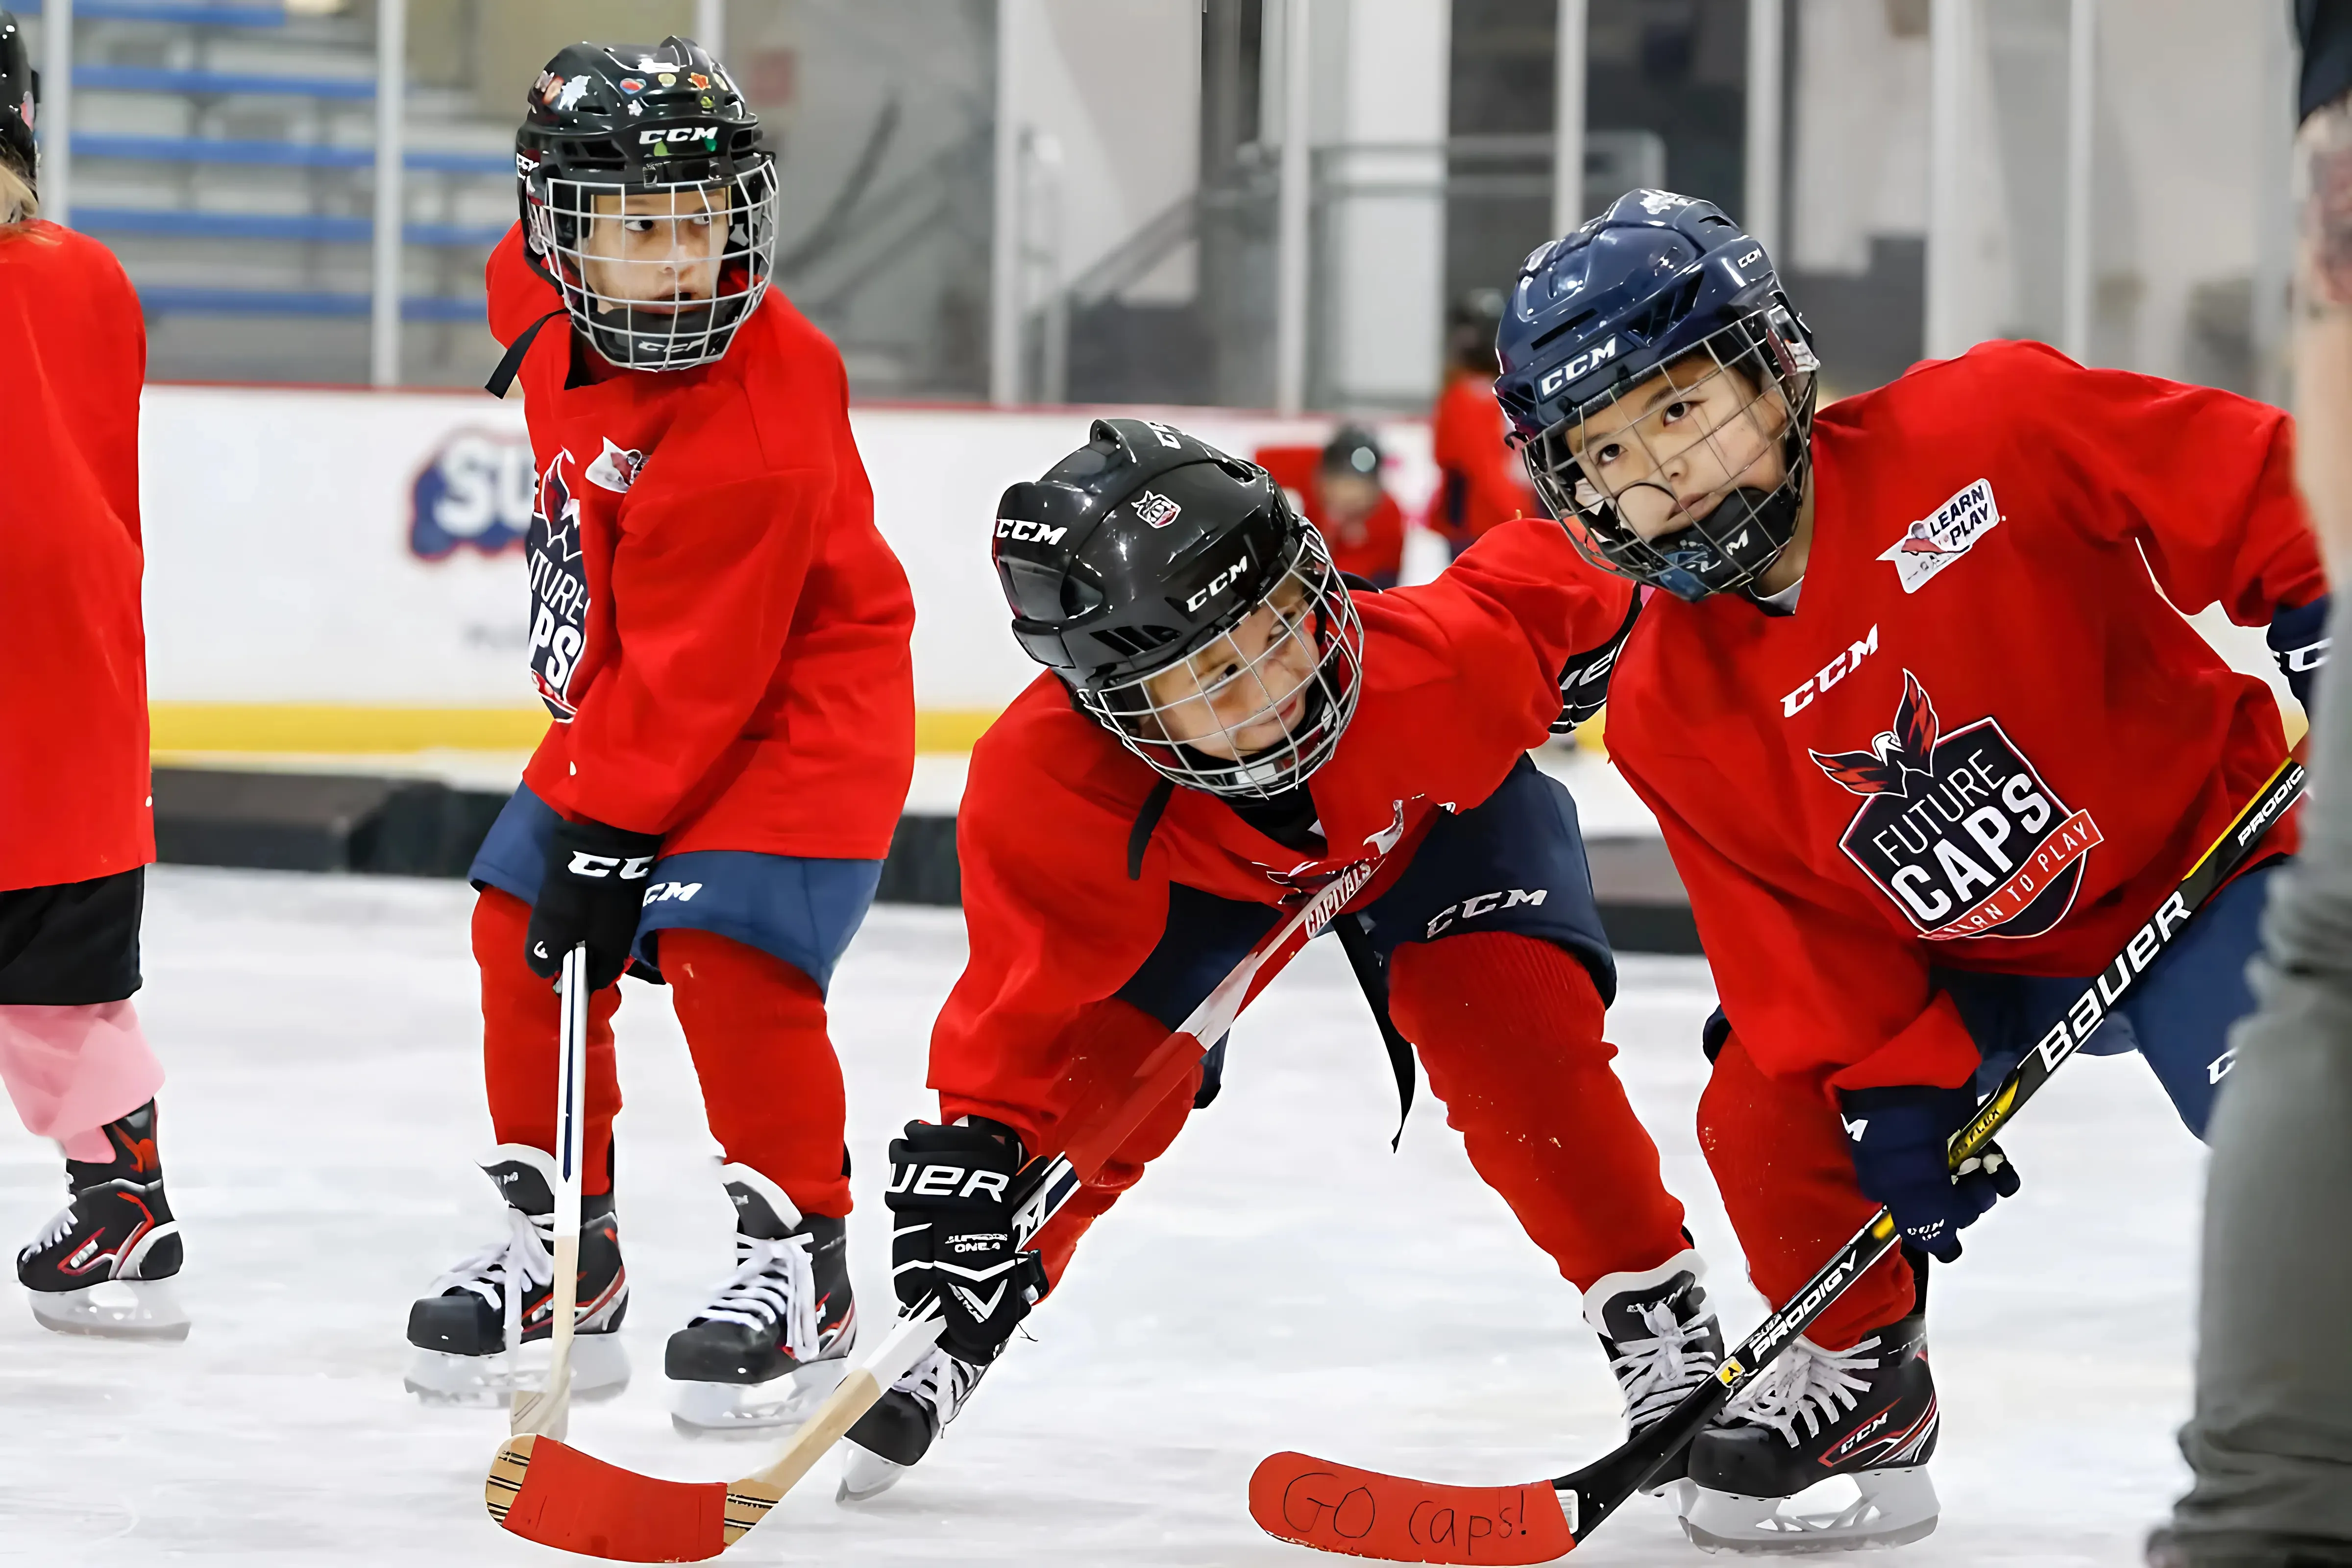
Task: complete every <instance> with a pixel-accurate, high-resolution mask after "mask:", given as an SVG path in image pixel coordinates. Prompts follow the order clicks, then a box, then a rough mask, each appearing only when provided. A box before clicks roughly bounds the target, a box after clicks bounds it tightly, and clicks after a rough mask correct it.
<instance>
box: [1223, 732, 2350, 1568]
mask: <svg viewBox="0 0 2352 1568" xmlns="http://www.w3.org/2000/svg"><path fill="white" fill-rule="evenodd" d="M2303 785H2304V768H2303V764H2302V763H2299V762H2296V761H2294V760H2293V759H2289V760H2288V762H2287V763H2285V764H2284V766H2282V767H2281V768H2280V769H2279V770H2278V772H2276V773H2273V774H2272V775H2271V777H2270V780H2269V782H2268V783H2266V784H2263V787H2262V789H2261V790H2260V791H2259V792H2257V793H2256V795H2254V798H2253V800H2252V802H2251V803H2250V804H2249V805H2247V806H2246V808H2245V809H2244V810H2243V811H2242V812H2240V813H2239V814H2238V816H2237V818H2236V820H2234V821H2232V822H2231V824H2230V826H2228V827H2227V828H2226V829H2224V830H2223V831H2222V833H2221V837H2219V838H2217V839H2215V840H2214V842H2213V845H2212V847H2210V848H2209V849H2207V850H2206V851H2205V853H2204V854H2203V855H2202V856H2201V857H2200V858H2199V859H2198V861H2197V864H2196V865H2195V866H2194V867H2193V868H2190V870H2189V875H2188V876H2186V877H2184V878H2182V879H2181V881H2180V885H2179V887H2178V888H2176V889H2174V890H2173V892H2172V894H2171V896H2170V897H2168V898H2167V899H2166V900H2164V902H2163V903H2162V904H2161V905H2160V906H2158V909H2157V911H2156V912H2155V913H2154V914H2153V915H2151V916H2149V917H2148V920H2147V924H2145V925H2143V926H2141V927H2140V928H2139V930H2137V931H2134V932H2133V933H2132V938H2131V940H2130V941H2129V942H2126V943H2125V944H2124V950H2123V951H2122V952H2119V953H2117V954H2116V957H2115V961H2114V962H2113V963H2110V964H2109V965H2108V966H2107V968H2106V969H2105V971H2103V972H2102V973H2100V975H2099V977H2098V978H2097V979H2096V980H2095V981H2093V982H2092V983H2091V984H2090V985H2089V986H2088V987H2087V988H2085V989H2084V992H2083V994H2082V995H2080V996H2079V997H2077V998H2076V999H2075V1001H2074V1005H2073V1006H2071V1007H2069V1008H2068V1009H2067V1010H2066V1013H2065V1016H2063V1017H2062V1018H2060V1019H2059V1020H2058V1021H2057V1022H2056V1023H2055V1024H2053V1025H2052V1026H2050V1029H2049V1032H2048V1033H2046V1034H2044V1035H2043V1036H2042V1038H2041V1040H2040V1041H2039V1042H2037V1043H2036V1044H2035V1046H2034V1047H2033V1048H2032V1050H2030V1051H2028V1052H2027V1053H2026V1055H2025V1058H2024V1059H2023V1060H2021V1061H2020V1062H2019V1063H2018V1064H2017V1066H2016V1067H2015V1068H2011V1070H2010V1072H2009V1074H2008V1076H2007V1077H2006V1078H2004V1079H2001V1083H2000V1088H1999V1089H1996V1090H1994V1091H1993V1095H1992V1098H1991V1099H1990V1100H1986V1101H1985V1103H1984V1104H1983V1106H1982V1107H1980V1108H1979V1110H1978V1112H1977V1116H1976V1119H1975V1120H1974V1121H1970V1122H1969V1124H1968V1125H1967V1126H1966V1127H1963V1128H1961V1129H1960V1130H1959V1131H1957V1132H1955V1133H1953V1134H1952V1140H1951V1146H1950V1158H1951V1163H1952V1166H1953V1167H1954V1168H1955V1169H1958V1167H1959V1165H1960V1164H1961V1163H1963V1162H1965V1161H1967V1160H1969V1159H1971V1158H1973V1157H1974V1156H1976V1155H1977V1154H1978V1153H1979V1152H1982V1150H1983V1149H1984V1146H1985V1145H1986V1144H1987V1143H1989V1142H1991V1141H1992V1139H1993V1135H1994V1134H1995V1133H1997V1132H1999V1131H2000V1130H2001V1129H2002V1128H2003V1127H2005V1126H2007V1125H2008V1124H2009V1121H2010V1119H2011V1118H2012V1117H2013V1116H2015V1115H2016V1114H2017V1112H2018V1110H2019V1108H2020V1107H2021V1106H2022V1105H2024V1103H2025V1102H2026V1101H2027V1100H2031V1099H2032V1098H2033V1097H2034V1095H2036V1094H2037V1093H2039V1092H2040V1091H2041V1089H2042V1085H2043V1084H2045V1083H2047V1082H2049V1081H2050V1076H2051V1074H2053V1073H2054V1072H2056V1071H2057V1070H2058V1068H2060V1067H2061V1066H2062V1065H2063V1064H2064V1062H2065V1060H2066V1058H2069V1057H2071V1056H2073V1055H2074V1053H2075V1051H2076V1050H2078V1049H2080V1048H2081V1047H2082V1045H2083V1042H2084V1040H2085V1039H2087V1038H2089V1037H2090V1035H2091V1032H2092V1031H2093V1030H2094V1029H2095V1028H2097V1027H2098V1026H2099V1024H2100V1022H2101V1021H2102V1020H2103V1019H2105V1017H2106V1016H2107V1015H2108V1014H2109V1013H2111V1012H2113V1011H2114V1010H2115V1008H2116V1005H2117V1004H2118V1003H2120V1002H2121V1001H2122V1000H2123V998H2124V996H2125V994H2126V993H2127V992H2129V991H2130V990H2131V988H2132V987H2133V985H2135V984H2137V982H2138V980H2139V977H2140V975H2141V974H2143V973H2146V972H2147V968H2148V966H2149V965H2150V964H2152V963H2155V962H2156V961H2157V960H2158V958H2159V957H2161V956H2162V954H2163V953H2164V952H2165V950H2166V949H2167V948H2168V947H2169V946H2170V945H2171V943H2172V942H2173V940H2174V939H2175V938H2176V937H2177V936H2178V935H2179V932H2180V930H2181V928H2182V927H2183V926H2186V925H2187V924H2188V923H2189V921H2190V919H2191V918H2193V917H2194V916H2195V915H2196V913H2197V911H2198V910H2200V909H2201V908H2203V907H2204V905H2205V903H2206V901H2207V900H2210V898H2211V897H2212V896H2213V894H2214V892H2215V891H2216V890H2217V889H2220V888H2221V884H2222V883H2223V882H2225V881H2227V880H2228V879H2229V878H2230V875H2231V873H2232V872H2233V871H2235V870H2237V869H2238V868H2239V867H2240V866H2242V865H2243V864H2244V863H2245V860H2246V858H2247V856H2248V855H2249V854H2250V853H2251V851H2252V848H2253V847H2254V845H2255V844H2257V843H2258V842H2260V840H2261V839H2262V837H2263V834H2264V833H2265V832H2266V831H2267V830H2268V829H2269V828H2270V826H2271V825H2272V824H2273V823H2274V822H2276V821H2277V820H2278V818H2279V817H2280V816H2282V815H2283V814H2284V812H2285V811H2286V809H2287V807H2288V806H2290V805H2294V800H2295V797H2296V796H2297V795H2300V794H2302V793H2303ZM1896 1239H1897V1238H1896V1234H1895V1221H1894V1219H1893V1217H1892V1216H1890V1215H1888V1214H1887V1212H1886V1210H1885V1209H1884V1208H1882V1209H1880V1210H1879V1211H1878V1213H1877V1214H1876V1215H1873V1216H1872V1218H1871V1220H1870V1222H1869V1223H1868V1224H1866V1225H1864V1226H1863V1227H1862V1229H1860V1230H1859V1231H1856V1232H1855V1233H1854V1236H1853V1239H1852V1240H1851V1241H1848V1242H1847V1243H1846V1244H1845V1245H1844V1247H1841V1248H1840V1249H1839V1250H1838V1253H1837V1255H1836V1256H1835V1257H1834V1258H1831V1259H1830V1261H1829V1262H1828V1263H1827V1264H1825V1265H1824V1266H1823V1267H1822V1269H1821V1271H1820V1272H1819V1273H1817V1274H1815V1275H1814V1276H1813V1277H1812V1279H1811V1280H1810V1281H1808V1282H1807V1283H1806V1285H1805V1288H1804V1289H1801V1290H1800V1291H1798V1292H1797V1293H1796V1295H1795V1296H1793V1297H1791V1298H1790V1303H1789V1305H1788V1306H1787V1307H1785V1308H1783V1309H1782V1310H1780V1311H1777V1312H1775V1313H1773V1314H1772V1315H1771V1316H1769V1317H1768V1318H1766V1319H1765V1320H1764V1322H1763V1325H1762V1326H1761V1327H1760V1328H1759V1329H1758V1330H1757V1331H1755V1332H1754V1333H1752V1334H1750V1335H1748V1338H1747V1339H1746V1340H1745V1341H1743V1342H1741V1343H1740V1344H1739V1346H1738V1348H1737V1349H1735V1350H1734V1351H1733V1352H1731V1353H1730V1354H1729V1355H1728V1356H1727V1357H1725V1358H1724V1361H1723V1364H1722V1365H1721V1366H1719V1367H1717V1369H1716V1373H1715V1376H1714V1377H1713V1378H1712V1379H1710V1380H1709V1381H1708V1382H1706V1383H1704V1384H1700V1385H1699V1386H1698V1387H1697V1388H1695V1389H1693V1390H1692V1391H1691V1392H1690V1393H1689V1394H1685V1395H1684V1396H1683V1400H1682V1403H1681V1404H1679V1405H1675V1408H1674V1409H1673V1410H1671V1411H1669V1412H1668V1413H1667V1414H1666V1415H1664V1416H1663V1417H1661V1418H1660V1419H1659V1420H1658V1421H1657V1422H1656V1423H1655V1424H1654V1425H1653V1426H1648V1427H1645V1428H1644V1429H1643V1431H1642V1433H1641V1434H1640V1435H1639V1436H1635V1437H1633V1438H1631V1439H1629V1440H1628V1441H1626V1442H1625V1443H1623V1444H1621V1445H1620V1446H1619V1447H1617V1448H1615V1449H1614V1450H1612V1452H1610V1453H1609V1454H1607V1455H1605V1456H1603V1457H1602V1458H1600V1459H1598V1460H1596V1461H1595V1462H1593V1463H1592V1464H1590V1465H1587V1466H1585V1467H1584V1468H1582V1469H1580V1470H1571V1471H1570V1472H1569V1473H1568V1474H1567V1475H1564V1476H1556V1477H1554V1478H1552V1479H1549V1480H1541V1481H1529V1482H1527V1483H1526V1484H1524V1485H1521V1486H1510V1487H1457V1486H1446V1485H1443V1484H1441V1483H1438V1482H1433V1481H1419V1480H1412V1479H1407V1478H1405V1477H1402V1476H1390V1475H1383V1474H1381V1473H1380V1472H1378V1471H1374V1470H1360V1469H1357V1468H1354V1467H1352V1466H1349V1465H1336V1464H1332V1463H1329V1462H1328V1461H1326V1460H1322V1459H1317V1458H1310V1457H1309V1456H1307V1455H1305V1454H1297V1453H1283V1454H1276V1455H1274V1456H1272V1457H1271V1458H1267V1459H1265V1461H1263V1462H1262V1463H1260V1464H1259V1466H1258V1468H1257V1470H1256V1472H1255V1474H1253V1475H1252V1476H1251V1477H1250V1489H1249V1505H1250V1517H1251V1518H1253V1519H1255V1520H1256V1521H1257V1522H1258V1525H1259V1527H1260V1528H1262V1529H1263V1530H1265V1531H1266V1533H1268V1534H1269V1535H1274V1536H1276V1537H1279V1538H1280V1539H1282V1540H1284V1541H1292V1542H1297V1543H1298V1544H1299V1545H1301V1546H1312V1547H1315V1548H1317V1549H1318V1550H1319V1551H1324V1552H1346V1553H1349V1554H1350V1555H1353V1556H1358V1557H1381V1558H1386V1559H1387V1560H1389V1561H1390V1562H1392V1563H1549V1562H1550V1561H1551V1560H1552V1559H1554V1558H1556V1557H1559V1556H1562V1555H1564V1554H1566V1553H1567V1552H1570V1551H1571V1550H1573V1549H1574V1548H1575V1547H1576V1546H1577V1545H1578V1544H1579V1543H1580V1542H1582V1541H1583V1540H1584V1539H1585V1537H1587V1536H1589V1535H1591V1533H1592V1532H1593V1531H1595V1530H1597V1529H1599V1528H1600V1527H1601V1522H1602V1521H1605V1520H1606V1519H1608V1517H1609V1516H1610V1515H1611V1514H1612V1513H1614V1512H1615V1511H1616V1510H1617V1509H1618V1507H1619V1505H1620V1504H1622V1503H1623V1502H1624V1501H1625V1500H1626V1499H1627V1498H1629V1497H1631V1496H1633V1493H1634V1492H1635V1491H1636V1490H1638V1489H1640V1487H1641V1485H1642V1483H1643V1481H1645V1480H1647V1479H1649V1477H1650V1474H1651V1472H1653V1471H1654V1470H1655V1469H1657V1468H1658V1467H1659V1466H1661V1465H1663V1464H1664V1463H1665V1462H1666V1461H1667V1460H1668V1459H1670V1458H1673V1457H1674V1456H1675V1454H1676V1453H1677V1452H1679V1451H1680V1450H1681V1449H1682V1447H1684V1445H1685V1444H1686V1443H1688V1442H1689V1441H1690V1440H1691V1439H1692V1438H1693V1437H1694V1436H1697V1434H1698V1433H1699V1431H1700V1430H1701V1428H1703V1427H1705V1426H1706V1425H1707V1423H1708V1422H1709V1421H1710V1420H1712V1419H1713V1418H1714V1416H1715V1415H1716V1413H1717V1411H1718V1410H1720V1409H1721V1408H1722V1407H1723V1405H1724V1403H1725V1402H1726V1401H1727V1400H1728V1399H1730V1398H1731V1396H1732V1395H1733V1394H1737V1393H1738V1392H1739V1391H1740V1390H1741V1389H1742V1388H1744V1387H1746V1386H1747V1385H1748V1384H1749V1383H1750V1382H1752V1381H1753V1380H1754V1379H1755V1378H1756V1376H1757V1375H1758V1374H1759V1373H1761V1372H1762V1371H1763V1370H1764V1369H1765V1367H1767V1366H1769V1365H1770V1364H1771V1363H1772V1361H1773V1358H1775V1357H1776V1356H1778V1355H1779V1354H1780V1352H1782V1351H1784V1350H1786V1349H1787V1348H1788V1347H1789V1345H1790V1342H1792V1341H1794V1340H1795V1339H1796V1337H1797V1336H1798V1335H1799V1334H1801V1333H1803V1332H1804V1331H1805V1330H1806V1329H1808V1328H1809V1327H1811V1325H1812V1323H1813V1322H1814V1321H1815V1320H1817V1319H1818V1318H1820V1317H1821V1315H1822V1313H1823V1312H1825V1311H1827V1310H1829V1308H1830V1305H1831V1303H1832V1302H1833V1301H1835V1300H1837V1299H1838V1298H1839V1297H1840V1296H1842V1295H1843V1294H1844V1293H1845V1291H1846V1289H1847V1288H1848V1287H1849V1286H1851V1285H1853V1282H1854V1281H1855V1280H1857V1279H1861V1278H1862V1276H1863V1275H1864V1274H1865V1273H1866V1272H1868V1271H1869V1269H1870V1268H1871V1266H1872V1265H1874V1264H1875V1263H1876V1262H1878V1260H1879V1259H1880V1258H1884V1257H1885V1256H1886V1255H1887V1254H1888V1253H1889V1252H1891V1251H1893V1250H1894V1249H1895V1245H1896Z"/></svg>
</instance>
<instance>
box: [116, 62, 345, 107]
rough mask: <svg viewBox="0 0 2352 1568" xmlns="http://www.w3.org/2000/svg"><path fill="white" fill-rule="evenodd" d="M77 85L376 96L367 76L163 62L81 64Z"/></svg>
mask: <svg viewBox="0 0 2352 1568" xmlns="http://www.w3.org/2000/svg"><path fill="white" fill-rule="evenodd" d="M73 77H74V86H76V87H78V88H82V89H88V90H90V91H94V92H177V93H185V94H188V95H190V96H192V97H213V98H232V97H235V96H236V95H238V94H241V93H247V94H269V95H275V96H278V97H281V98H333V99H372V98H373V97H374V96H375V79H374V78H373V77H364V76H277V75H262V74H259V73H257V72H253V71H204V70H171V69H168V68H164V67H162V66H76V67H74V73H73Z"/></svg>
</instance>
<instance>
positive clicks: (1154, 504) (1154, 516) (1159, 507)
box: [1135, 490, 1184, 528]
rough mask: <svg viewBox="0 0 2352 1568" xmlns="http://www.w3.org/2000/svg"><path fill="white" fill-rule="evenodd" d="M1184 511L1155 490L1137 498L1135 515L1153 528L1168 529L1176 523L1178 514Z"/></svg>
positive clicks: (1147, 491) (1145, 492)
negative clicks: (1171, 524)
mask: <svg viewBox="0 0 2352 1568" xmlns="http://www.w3.org/2000/svg"><path fill="white" fill-rule="evenodd" d="M1182 510H1184V509H1183V508H1182V507H1181V506H1180V505H1178V504H1177V503H1176V502H1174V501H1172V500H1169V499H1168V498H1167V497H1166V496H1163V495H1160V494H1159V493H1158V492H1157V491H1154V490H1146V491H1144V492H1143V493H1142V494H1141V495H1139V496H1138V497H1136V498H1135V515H1136V516H1137V518H1139V520H1141V521H1143V522H1145V523H1147V524H1149V525H1150V526H1151V527H1153V528H1165V527H1167V526H1168V525H1169V524H1170V523H1171V522H1173V521H1176V514H1177V513H1178V512H1180V511H1182Z"/></svg>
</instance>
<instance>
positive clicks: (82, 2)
mask: <svg viewBox="0 0 2352 1568" xmlns="http://www.w3.org/2000/svg"><path fill="white" fill-rule="evenodd" d="M15 9H16V15H18V16H39V15H40V14H41V0H17V3H16V7H15ZM74 20H76V21H78V22H85V21H86V22H157V23H161V24H163V25H164V26H177V27H282V26H285V25H286V7H285V6H283V5H169V4H163V3H160V0H75V5H74Z"/></svg>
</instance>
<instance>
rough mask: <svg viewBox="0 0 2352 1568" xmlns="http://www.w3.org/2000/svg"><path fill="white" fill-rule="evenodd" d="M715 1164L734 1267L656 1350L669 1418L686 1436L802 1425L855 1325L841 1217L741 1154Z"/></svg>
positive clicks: (835, 1375) (838, 1367)
mask: <svg viewBox="0 0 2352 1568" xmlns="http://www.w3.org/2000/svg"><path fill="white" fill-rule="evenodd" d="M719 1179H720V1180H721V1181H723V1182H724V1183H725V1184H726V1185H727V1195H728V1196H729V1197H730V1198H731V1199H733V1200H734V1203H735V1272H734V1273H732V1274H730V1275H729V1276H728V1277H727V1279H726V1280H725V1282H724V1283H722V1284H721V1285H720V1286H719V1289H717V1291H715V1292H714V1293H713V1294H712V1296H711V1299H710V1304H709V1306H706V1307H704V1308H703V1309H702V1310H701V1311H700V1312H698V1313H697V1314H696V1315H695V1316H694V1318H693V1319H692V1321H689V1322H688V1324H687V1325H686V1327H684V1328H682V1329H680V1330H678V1331H677V1332H676V1333H674V1334H672V1335H670V1337H669V1348H668V1350H667V1352H665V1354H664V1357H663V1371H664V1372H666V1373H667V1374H668V1376H669V1377H670V1379H671V1383H670V1420H671V1422H672V1423H673V1424H674V1425H675V1426H677V1429H678V1430H679V1431H680V1432H683V1433H685V1434H687V1435H688V1436H698V1435H700V1434H703V1433H709V1432H729V1431H760V1430H763V1429H765V1428H768V1427H773V1426H798V1425H799V1424H800V1422H801V1420H802V1419H803V1417H804V1416H805V1415H807V1414H808V1413H809V1411H810V1410H812V1409H814V1407H815V1405H817V1403H818V1402H819V1401H821V1400H822V1399H823V1398H824V1396H825V1395H826V1394H830V1393H832V1392H833V1388H834V1385H835V1384H837V1383H839V1382H840V1381H841V1378H842V1373H844V1372H845V1371H846V1370H847V1367H848V1362H847V1360H846V1358H847V1356H848V1354H849V1350H850V1346H851V1345H852V1344H853V1343H855V1342H856V1337H857V1308H856V1302H855V1300H854V1299H853V1298H852V1297H851V1295H850V1289H849V1247H848V1238H847V1235H846V1225H845V1222H844V1221H842V1220H838V1219H828V1218H826V1217H825V1216H824V1215H807V1216H803V1215H802V1214H801V1212H800V1210H799V1209H797V1208H795V1207H794V1206H793V1201H792V1199H790V1198H788V1197H786V1196H785V1195H784V1192H783V1189H782V1188H781V1187H779V1186H777V1185H776V1184H775V1183H773V1182H772V1181H770V1180H768V1178H767V1177H765V1176H763V1175H761V1174H760V1173H759V1172H757V1171H755V1170H753V1169H751V1166H749V1165H728V1166H726V1167H724V1168H722V1169H721V1170H720V1171H719Z"/></svg>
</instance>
